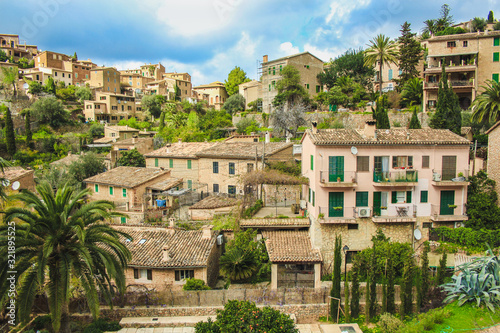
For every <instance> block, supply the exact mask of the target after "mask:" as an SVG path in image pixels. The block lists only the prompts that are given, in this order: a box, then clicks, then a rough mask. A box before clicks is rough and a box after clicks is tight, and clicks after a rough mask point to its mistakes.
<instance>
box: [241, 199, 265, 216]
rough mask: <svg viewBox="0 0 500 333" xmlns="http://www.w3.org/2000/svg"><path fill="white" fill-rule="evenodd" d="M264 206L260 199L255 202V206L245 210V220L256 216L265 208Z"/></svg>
mask: <svg viewBox="0 0 500 333" xmlns="http://www.w3.org/2000/svg"><path fill="white" fill-rule="evenodd" d="M263 205H264V203H263V202H262V200H260V199H259V200H257V201H255V203H254V204H253V206H250V207H248V208H247V209H245V211H244V212H243V218H252V216H254V215H255V214H256V213H257V212H258V211H259V210H260V209H261V208H262V207H263Z"/></svg>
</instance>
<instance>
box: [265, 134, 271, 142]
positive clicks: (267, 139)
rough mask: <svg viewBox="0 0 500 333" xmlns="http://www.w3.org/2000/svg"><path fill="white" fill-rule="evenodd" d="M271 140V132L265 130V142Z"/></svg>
mask: <svg viewBox="0 0 500 333" xmlns="http://www.w3.org/2000/svg"><path fill="white" fill-rule="evenodd" d="M269 142H271V134H269V132H266V143H269Z"/></svg>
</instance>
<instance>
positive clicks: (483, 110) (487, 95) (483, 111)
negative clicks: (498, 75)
mask: <svg viewBox="0 0 500 333" xmlns="http://www.w3.org/2000/svg"><path fill="white" fill-rule="evenodd" d="M482 88H483V89H484V91H483V92H482V93H481V94H480V95H479V96H477V97H476V99H475V100H474V102H473V103H472V110H473V113H472V120H473V121H476V122H483V121H489V122H497V121H499V120H500V84H499V83H498V82H495V81H491V80H488V81H486V86H483V87H482Z"/></svg>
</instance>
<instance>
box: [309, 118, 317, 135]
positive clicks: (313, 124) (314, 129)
mask: <svg viewBox="0 0 500 333" xmlns="http://www.w3.org/2000/svg"><path fill="white" fill-rule="evenodd" d="M311 124H312V132H313V134H316V133H318V122H316V121H313V122H312V123H311Z"/></svg>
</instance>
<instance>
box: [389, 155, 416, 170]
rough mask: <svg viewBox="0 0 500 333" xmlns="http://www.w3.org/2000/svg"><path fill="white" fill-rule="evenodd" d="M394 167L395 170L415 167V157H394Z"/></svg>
mask: <svg viewBox="0 0 500 333" xmlns="http://www.w3.org/2000/svg"><path fill="white" fill-rule="evenodd" d="M392 167H393V168H395V169H396V168H406V167H413V156H393V157H392Z"/></svg>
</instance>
